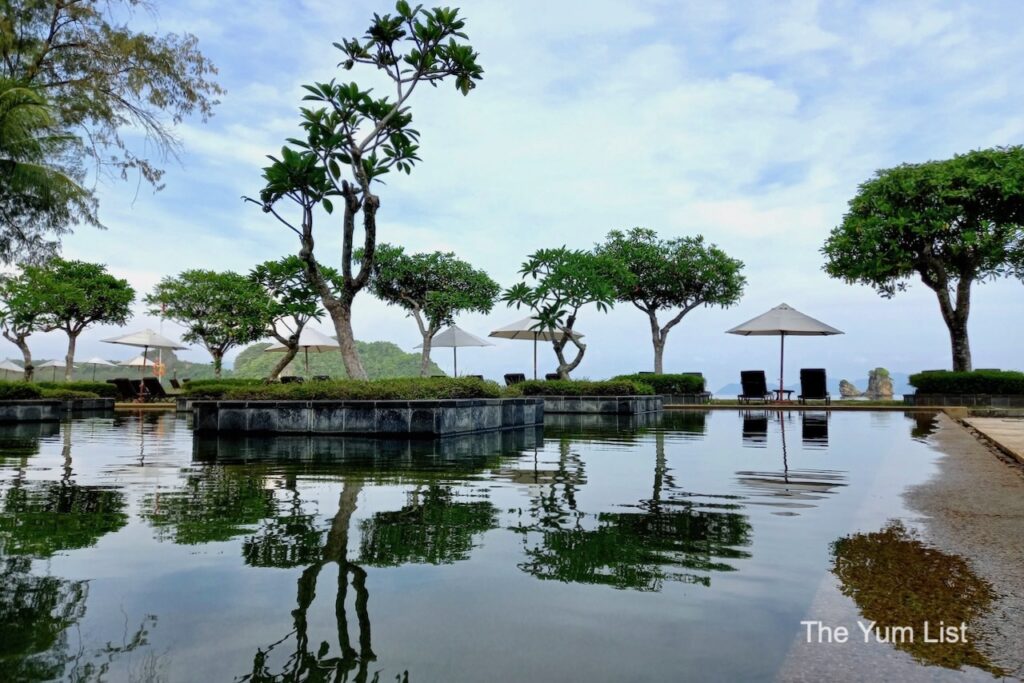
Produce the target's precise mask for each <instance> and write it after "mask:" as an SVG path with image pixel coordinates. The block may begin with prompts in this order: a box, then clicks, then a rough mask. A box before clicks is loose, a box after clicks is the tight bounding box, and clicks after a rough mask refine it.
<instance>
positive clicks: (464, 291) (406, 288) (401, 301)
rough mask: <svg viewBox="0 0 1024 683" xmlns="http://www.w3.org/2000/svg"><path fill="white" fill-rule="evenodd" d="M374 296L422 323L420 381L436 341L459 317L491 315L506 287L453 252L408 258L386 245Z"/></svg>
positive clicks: (378, 258)
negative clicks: (502, 288) (478, 314)
mask: <svg viewBox="0 0 1024 683" xmlns="http://www.w3.org/2000/svg"><path fill="white" fill-rule="evenodd" d="M359 256H360V254H359V253H357V254H356V258H359ZM370 291H371V292H372V293H373V294H374V295H375V296H377V297H378V298H379V299H381V300H382V301H384V302H386V303H388V304H390V305H394V306H400V307H401V308H404V309H405V310H406V311H408V312H409V315H411V316H412V317H413V318H414V319H415V320H416V325H417V327H419V330H420V336H421V337H422V338H423V349H422V354H421V364H420V375H421V376H423V377H426V376H427V375H428V374H429V373H430V366H431V363H430V349H431V340H432V339H433V338H434V335H436V334H437V333H438V332H439V331H440V330H441V328H442V327H443V326H445V325H451V324H453V323H454V322H455V316H457V315H458V314H459V313H462V312H467V311H476V312H478V313H490V311H491V309H492V308H493V307H494V300H495V299H496V298H497V296H498V294H499V293H500V292H501V287H500V285H498V283H497V282H495V281H494V280H492V279H491V278H490V276H488V275H487V273H485V272H484V271H482V270H477V269H476V268H474V267H473V266H472V265H470V264H469V263H467V262H466V261H463V260H461V259H459V258H456V256H455V254H453V253H452V252H441V251H435V252H431V253H428V254H406V253H405V250H404V249H403V248H402V247H398V246H392V245H390V244H383V243H382V244H378V245H377V253H376V255H375V256H374V259H373V272H372V274H371V276H370Z"/></svg>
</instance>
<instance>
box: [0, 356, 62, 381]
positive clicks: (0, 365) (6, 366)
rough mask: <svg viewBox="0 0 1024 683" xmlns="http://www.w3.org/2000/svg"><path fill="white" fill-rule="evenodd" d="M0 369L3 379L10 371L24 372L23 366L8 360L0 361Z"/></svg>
mask: <svg viewBox="0 0 1024 683" xmlns="http://www.w3.org/2000/svg"><path fill="white" fill-rule="evenodd" d="M0 370H3V371H4V379H7V377H8V376H9V373H12V372H25V368H23V367H21V366H20V365H18V364H17V363H12V362H11V361H9V360H4V361H3V362H0ZM55 372H56V371H55Z"/></svg>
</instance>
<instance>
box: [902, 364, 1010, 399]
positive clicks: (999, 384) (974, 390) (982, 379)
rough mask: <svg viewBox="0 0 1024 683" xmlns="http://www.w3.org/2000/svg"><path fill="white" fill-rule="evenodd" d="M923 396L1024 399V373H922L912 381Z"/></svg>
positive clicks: (986, 371)
mask: <svg viewBox="0 0 1024 683" xmlns="http://www.w3.org/2000/svg"><path fill="white" fill-rule="evenodd" d="M908 381H909V382H910V384H911V385H912V386H913V387H915V388H916V389H917V391H918V393H921V394H996V395H1007V394H1009V395H1017V396H1024V372H1016V371H1013V370H974V371H973V372H947V371H939V372H919V373H917V374H914V375H911V376H910V379H909V380H908Z"/></svg>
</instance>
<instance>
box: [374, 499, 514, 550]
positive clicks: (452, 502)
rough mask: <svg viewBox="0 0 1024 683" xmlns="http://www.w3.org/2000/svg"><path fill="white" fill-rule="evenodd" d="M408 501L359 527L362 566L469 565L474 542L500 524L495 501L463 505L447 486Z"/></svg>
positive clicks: (480, 501)
mask: <svg viewBox="0 0 1024 683" xmlns="http://www.w3.org/2000/svg"><path fill="white" fill-rule="evenodd" d="M408 499H409V500H408V503H407V504H406V505H405V506H403V507H402V508H401V509H400V510H394V511H391V510H388V511H384V512H376V513H374V514H373V516H372V517H370V518H369V519H366V520H363V521H362V522H360V524H359V530H360V542H359V560H360V562H364V563H366V564H368V565H371V566H374V567H399V566H401V565H404V564H409V563H416V564H452V563H454V562H458V561H460V560H468V559H469V555H470V552H471V551H472V550H473V547H474V545H476V543H475V542H474V541H475V539H476V538H478V537H479V536H481V535H482V534H484V533H486V532H487V531H490V530H491V529H493V528H495V527H496V526H497V525H498V511H497V510H496V509H495V507H494V505H493V504H492V503H491V502H490V501H487V500H477V501H459V500H458V499H457V497H456V495H455V493H454V492H453V491H452V489H451V487H448V486H438V485H430V486H428V487H427V489H426V490H425V491H420V490H419V489H417V490H415V491H413V492H411V493H409V494H408Z"/></svg>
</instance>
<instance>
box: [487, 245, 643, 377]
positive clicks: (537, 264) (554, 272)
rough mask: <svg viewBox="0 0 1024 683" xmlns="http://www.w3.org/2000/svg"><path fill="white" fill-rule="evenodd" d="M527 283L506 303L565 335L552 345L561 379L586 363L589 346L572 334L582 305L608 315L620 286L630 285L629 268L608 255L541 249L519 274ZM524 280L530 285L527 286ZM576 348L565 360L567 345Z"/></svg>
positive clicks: (510, 294) (506, 296)
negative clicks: (527, 311)
mask: <svg viewBox="0 0 1024 683" xmlns="http://www.w3.org/2000/svg"><path fill="white" fill-rule="evenodd" d="M519 272H520V274H521V275H522V276H523V280H524V282H518V283H516V284H515V285H513V286H512V287H509V288H508V289H506V290H505V293H504V294H502V297H501V299H502V301H505V302H507V303H508V304H509V305H510V306H511V305H515V307H516V308H519V307H521V306H525V307H526V308H529V309H530V310H531V311H533V314H534V317H536V319H537V321H538V322H537V328H538V329H539V330H557V331H560V332H562V337H561V338H560V339H558V338H556V339H553V340H552V343H551V344H552V346H553V347H554V350H555V355H556V356H557V357H558V373H559V375H560V376H561V377H562V378H563V379H568V378H569V373H570V372H571V371H572V370H574V369H575V368H576V367H577V366H578V365H579V364H580V362H581V361H582V360H583V354H584V353H585V352H586V349H587V346H586V344H584V343H583V342H581V341H580V340H579V338H578V337H577V336H576V335H575V334H574V333H573V326H574V325H575V324H576V317H577V316H578V315H579V312H580V309H582V308H583V307H584V306H588V305H590V304H594V305H596V306H597V310H599V311H602V312H605V311H607V310H608V309H610V308H611V307H612V306H614V304H615V297H616V294H617V291H618V290H617V287H621V286H623V284H624V283H628V282H630V281H631V275H630V274H629V273H628V272H627V271H626V269H625V266H624V265H623V264H622V263H620V262H619V261H617V260H616V259H613V258H611V257H609V256H607V255H605V254H594V253H590V252H587V251H581V250H579V249H567V248H566V247H558V248H556V249H540V250H538V251H536V252H534V253H533V254H531V255H530V256H529V257H528V258H527V260H526V261H525V262H524V263H523V265H522V268H520V270H519ZM525 280H532V281H533V284H532V285H530V284H527V282H525ZM569 343H571V344H573V345H574V346H575V347H576V357H575V358H574V359H573V360H572V361H567V360H566V358H565V354H564V349H565V346H566V345H567V344H569Z"/></svg>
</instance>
